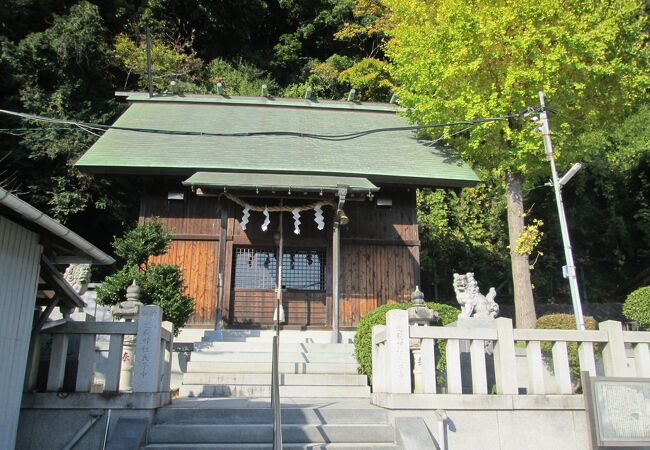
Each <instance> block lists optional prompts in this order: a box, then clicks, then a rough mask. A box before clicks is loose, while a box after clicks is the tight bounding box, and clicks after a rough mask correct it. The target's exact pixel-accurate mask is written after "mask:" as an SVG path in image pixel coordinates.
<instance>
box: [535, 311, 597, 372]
mask: <svg viewBox="0 0 650 450" xmlns="http://www.w3.org/2000/svg"><path fill="white" fill-rule="evenodd" d="M535 328H537V329H541V330H575V329H576V319H575V316H574V315H573V314H548V315H546V316H542V317H540V318H539V319H538V320H537V323H536V324H535ZM585 328H586V329H587V330H595V329H597V324H596V321H595V320H594V318H593V317H588V316H587V317H585ZM541 347H542V353H543V354H544V356H545V357H546V358H551V357H552V356H551V355H552V354H553V344H552V343H551V342H542V345H541ZM567 352H568V355H569V368H570V369H571V379H572V380H573V383H574V384H577V383H578V381H579V380H580V358H579V356H578V343H577V342H569V343H567Z"/></svg>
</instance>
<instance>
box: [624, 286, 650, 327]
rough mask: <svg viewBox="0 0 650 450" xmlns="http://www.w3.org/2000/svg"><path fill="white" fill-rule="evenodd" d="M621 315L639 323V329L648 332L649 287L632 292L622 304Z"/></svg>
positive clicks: (649, 325)
mask: <svg viewBox="0 0 650 450" xmlns="http://www.w3.org/2000/svg"><path fill="white" fill-rule="evenodd" d="M623 315H625V317H627V318H628V319H630V320H634V321H636V322H638V323H639V327H640V328H642V329H644V330H650V286H646V287H642V288H639V289H637V290H636V291H634V292H632V293H631V294H630V295H628V296H627V298H626V299H625V303H624V304H623Z"/></svg>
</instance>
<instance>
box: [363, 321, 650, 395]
mask: <svg viewBox="0 0 650 450" xmlns="http://www.w3.org/2000/svg"><path fill="white" fill-rule="evenodd" d="M440 340H444V341H446V346H445V347H446V352H445V358H446V369H445V373H444V374H440V373H437V369H436V358H437V356H439V354H440V353H439V351H437V349H436V343H437V342H438V341H440ZM418 341H419V348H415V349H411V347H418V346H417V343H418ZM543 342H549V343H550V344H549V345H550V346H551V349H552V350H551V351H550V354H549V355H544V354H543V353H544V352H543V351H542V350H543V347H542V343H543ZM570 342H575V343H576V344H577V352H578V357H579V364H580V371H587V372H589V373H590V374H591V376H596V375H597V373H596V367H597V362H598V364H599V365H600V364H602V367H603V369H604V375H605V376H614V377H634V376H636V377H650V350H649V349H648V344H649V343H650V332H640V331H623V329H622V327H621V323H620V322H615V321H606V322H601V323H600V324H599V329H598V330H597V331H577V330H533V329H513V327H512V320H510V319H505V318H499V319H496V320H494V321H493V326H492V327H491V328H461V327H422V326H409V324H408V313H407V311H404V310H392V311H389V312H388V314H387V318H386V325H385V326H383V325H377V326H375V327H373V329H372V388H373V392H374V393H392V394H410V393H423V394H435V393H440V392H443V391H446V393H447V394H464V393H468V392H464V390H463V383H462V375H463V374H462V370H461V367H462V368H463V370H471V393H472V394H487V393H494V392H492V390H493V386H494V388H495V390H496V394H509V395H519V394H521V390H520V386H521V385H522V384H524V385H526V386H527V389H525V394H572V393H574V386H573V385H572V381H571V367H570V360H569V352H568V348H567V344H568V343H570ZM410 344H416V345H410ZM467 344H468V352H467V353H469V364H462V358H461V354H462V353H463V352H461V346H463V347H466V346H467ZM489 344H492V346H493V351H492V352H488V353H491V355H490V356H488V358H486V345H487V348H489V347H490V345H489ZM521 346H525V347H524V348H525V364H526V369H527V370H525V371H524V370H522V371H521V372H526V373H527V374H526V375H525V376H526V377H527V380H518V378H517V376H518V373H517V356H516V348H517V347H521ZM628 350H629V353H631V356H630V357H631V358H632V359H633V364H631V365H630V364H628V359H629V358H628ZM411 353H413V355H411ZM486 360H487V361H489V362H490V363H492V362H493V365H494V370H493V373H492V372H491V371H490V370H488V366H487V365H486ZM490 366H491V364H490ZM549 366H550V369H551V371H552V374H553V377H554V378H555V383H554V386H553V388H552V389H551V388H550V386H547V384H548V383H547V382H546V381H545V373H548V372H549V370H547V367H549ZM470 367H471V369H470ZM439 375H444V376H443V377H439ZM520 376H521V375H520ZM441 379H446V383H445V384H442V383H441ZM489 379H494V385H493V386H488V380H489ZM522 381H525V382H524V383H522ZM443 388H444V389H443Z"/></svg>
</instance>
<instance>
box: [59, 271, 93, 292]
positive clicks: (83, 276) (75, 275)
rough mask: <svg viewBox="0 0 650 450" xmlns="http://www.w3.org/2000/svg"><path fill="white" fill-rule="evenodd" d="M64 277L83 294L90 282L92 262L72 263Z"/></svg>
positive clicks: (73, 287) (76, 290)
mask: <svg viewBox="0 0 650 450" xmlns="http://www.w3.org/2000/svg"><path fill="white" fill-rule="evenodd" d="M63 278H64V279H65V281H67V282H68V283H69V284H70V286H72V289H74V290H75V292H76V293H77V294H79V295H83V294H84V292H86V290H87V289H88V283H89V282H90V264H70V265H69V266H68V268H67V269H65V273H64V274H63Z"/></svg>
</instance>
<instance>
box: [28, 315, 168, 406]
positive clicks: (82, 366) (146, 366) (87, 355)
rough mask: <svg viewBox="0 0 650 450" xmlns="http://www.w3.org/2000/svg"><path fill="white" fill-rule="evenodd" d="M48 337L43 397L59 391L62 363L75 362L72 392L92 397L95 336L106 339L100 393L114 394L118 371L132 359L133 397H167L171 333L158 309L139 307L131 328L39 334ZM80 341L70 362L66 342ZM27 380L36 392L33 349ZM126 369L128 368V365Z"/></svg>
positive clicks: (99, 326)
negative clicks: (130, 341) (131, 341)
mask: <svg viewBox="0 0 650 450" xmlns="http://www.w3.org/2000/svg"><path fill="white" fill-rule="evenodd" d="M41 333H42V334H50V335H52V345H51V354H50V365H49V369H48V373H47V387H46V391H48V392H59V391H61V390H63V388H64V379H65V373H66V363H68V362H70V361H71V360H76V361H77V362H78V364H77V371H76V377H75V383H74V390H73V392H86V393H88V392H92V390H93V385H94V380H95V350H96V347H97V346H98V341H97V336H101V335H108V336H109V347H108V357H107V361H106V364H105V384H104V392H118V391H119V388H120V376H121V373H123V365H125V364H127V363H130V362H131V361H127V359H130V358H131V356H133V361H132V367H133V369H132V377H133V378H132V385H133V388H132V391H133V392H134V393H135V392H151V393H155V392H169V390H170V388H169V384H170V378H171V362H172V343H173V328H172V324H171V323H170V322H162V312H161V310H160V308H159V307H158V306H153V305H151V306H141V307H140V313H139V316H138V320H137V321H135V322H65V323H62V324H60V325H56V326H53V327H51V328H47V329H44V330H42V331H41ZM72 335H78V336H79V346H78V347H79V350H78V354H76V355H73V357H72V358H71V357H70V355H69V352H68V344H69V340H70V336H72ZM127 336H134V337H135V351H134V352H133V355H131V352H126V351H125V350H126V349H125V345H124V344H125V337H127ZM31 360H32V361H33V362H34V363H32V365H31V368H30V371H31V373H30V374H28V387H27V388H28V390H32V389H34V388H35V386H36V380H37V374H38V364H37V363H36V361H38V360H39V355H38V349H33V354H32V358H31ZM129 365H130V364H129Z"/></svg>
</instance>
